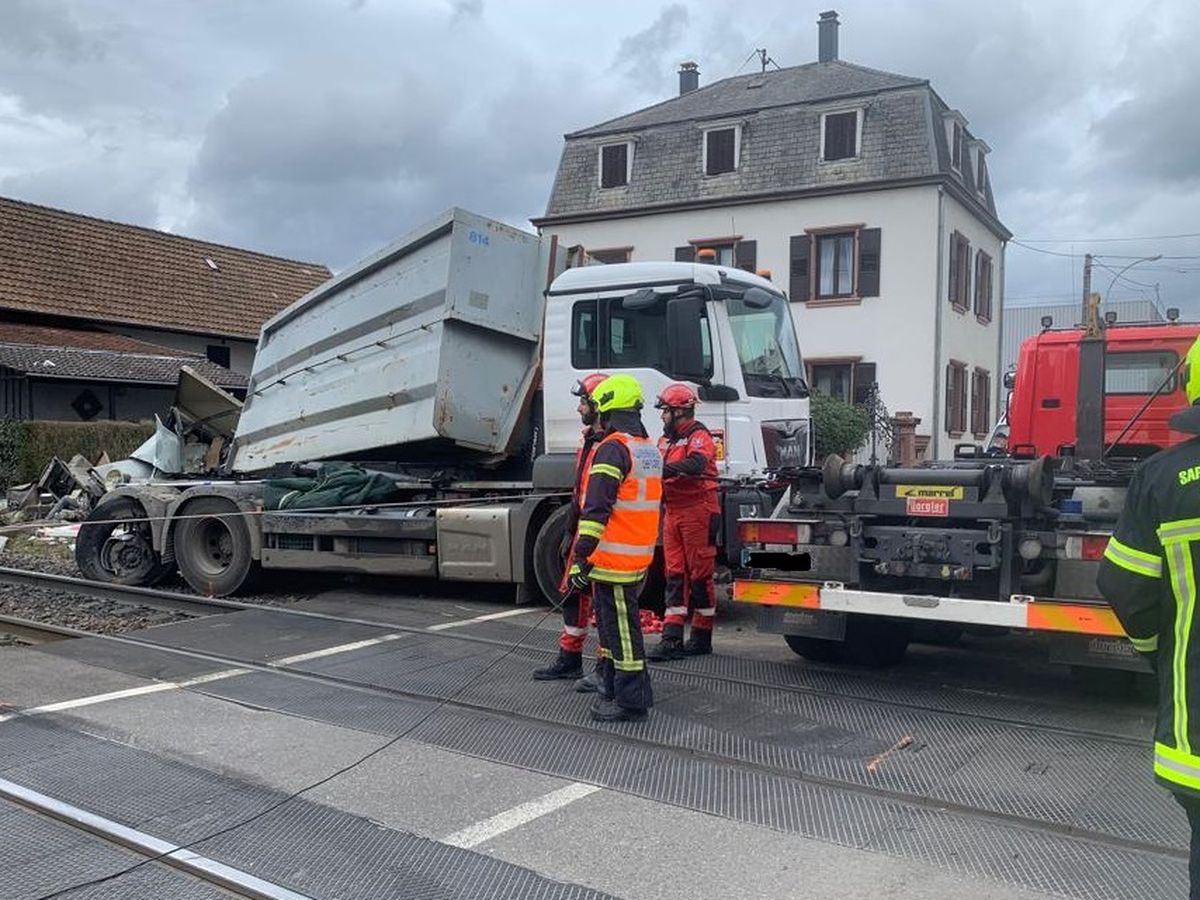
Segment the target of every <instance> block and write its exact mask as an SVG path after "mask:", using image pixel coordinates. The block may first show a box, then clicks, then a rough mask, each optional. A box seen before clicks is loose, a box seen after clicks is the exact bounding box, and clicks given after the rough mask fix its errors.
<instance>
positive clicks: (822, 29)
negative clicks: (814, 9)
mask: <svg viewBox="0 0 1200 900" xmlns="http://www.w3.org/2000/svg"><path fill="white" fill-rule="evenodd" d="M837 33H838V16H837V10H835V9H831V10H828V11H827V12H823V13H821V18H819V19H817V62H833V61H834V60H836V59H837V58H838V49H837Z"/></svg>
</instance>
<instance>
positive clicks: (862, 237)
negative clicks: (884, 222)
mask: <svg viewBox="0 0 1200 900" xmlns="http://www.w3.org/2000/svg"><path fill="white" fill-rule="evenodd" d="M858 296H860V297H878V296H879V229H878V228H864V229H863V230H862V231H860V232H859V233H858Z"/></svg>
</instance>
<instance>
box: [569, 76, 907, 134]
mask: <svg viewBox="0 0 1200 900" xmlns="http://www.w3.org/2000/svg"><path fill="white" fill-rule="evenodd" d="M928 85H929V82H928V81H925V80H923V79H920V78H909V77H908V76H906V75H896V74H893V73H892V72H883V71H880V70H879V69H869V68H867V67H866V66H858V65H854V64H853V63H848V62H843V61H842V60H833V61H832V62H827V63H808V64H807V65H803V66H791V67H790V68H787V69H771V70H769V71H767V72H761V73H759V72H756V73H754V74H753V75H737V76H734V77H733V78H724V79H722V80H721V81H714V82H713V83H712V84H709V85H705V86H703V87H700V88H698V89H697V90H694V91H691V92H689V93H687V94H684V95H682V96H680V97H672V98H671V99H670V100H664V101H663V102H662V103H656V104H655V105H654V106H648V107H646V108H645V109H641V110H638V111H637V112H635V113H630V114H629V115H625V116H620V117H618V118H616V119H610V120H609V121H607V122H602V123H601V124H599V125H594V126H592V127H591V128H582V129H580V130H579V131H574V132H571V133H570V134H568V135H567V139H568V140H570V139H571V138H578V137H594V136H596V135H602V134H614V133H619V132H621V131H630V130H636V129H640V128H648V127H650V126H651V125H665V124H667V123H670V122H690V121H693V120H696V119H719V118H721V117H723V116H730V115H735V114H738V113H748V112H757V111H758V110H761V109H769V108H771V107H774V106H794V105H795V104H797V103H814V102H818V101H822V100H832V99H841V98H845V97H852V96H855V95H858V94H874V93H877V92H879V91H886V90H892V89H895V88H904V87H920V86H928Z"/></svg>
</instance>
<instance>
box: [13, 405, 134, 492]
mask: <svg viewBox="0 0 1200 900" xmlns="http://www.w3.org/2000/svg"><path fill="white" fill-rule="evenodd" d="M152 434H154V423H153V422H16V421H13V420H11V419H5V420H0V490H7V489H8V487H9V486H10V485H14V484H24V483H25V482H27V481H34V480H36V479H37V478H38V477H39V476H40V475H41V474H42V470H43V469H45V468H46V463H48V462H50V458H51V457H53V456H57V457H59V458H60V459H62V460H63V461H64V462H69V461H70V459H71V457H72V456H74V455H75V454H76V453H82V454H83V455H84V456H86V457H87V458H88V459H89V460H91V461H92V462H95V461H96V460H97V459H99V458H100V454H101V453H108V456H109V459H111V460H114V461H115V460H118V459H124V458H125V457H127V456H129V454H130V453H132V452H133V451H134V450H136V449H137V448H138V447H139V446H141V444H142V443H144V442H145V440H146V439H147V438H148V437H150V435H152Z"/></svg>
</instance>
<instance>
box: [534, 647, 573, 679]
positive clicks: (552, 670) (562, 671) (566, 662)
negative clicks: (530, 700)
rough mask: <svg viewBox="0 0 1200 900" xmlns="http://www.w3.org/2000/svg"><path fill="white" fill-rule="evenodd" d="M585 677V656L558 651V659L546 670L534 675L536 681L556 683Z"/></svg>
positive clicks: (540, 670)
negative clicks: (560, 680)
mask: <svg viewBox="0 0 1200 900" xmlns="http://www.w3.org/2000/svg"><path fill="white" fill-rule="evenodd" d="M582 675H583V654H582V653H568V652H567V651H566V650H559V651H558V658H557V659H556V660H554V662H552V663H551V664H550V665H548V666H546V667H545V668H544V669H537V670H535V671H534V673H533V680H534V681H556V680H558V679H560V678H563V679H566V678H579V677H580V676H582Z"/></svg>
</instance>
